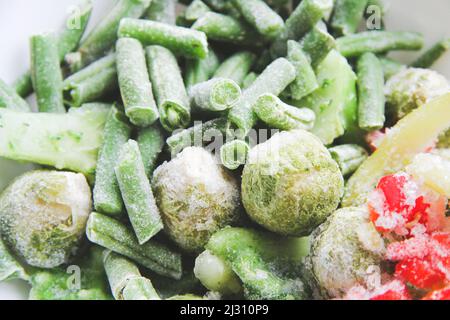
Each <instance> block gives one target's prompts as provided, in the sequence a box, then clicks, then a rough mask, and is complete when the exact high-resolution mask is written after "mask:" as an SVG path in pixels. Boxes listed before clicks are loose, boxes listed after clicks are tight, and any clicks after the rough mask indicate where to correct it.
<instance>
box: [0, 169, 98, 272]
mask: <svg viewBox="0 0 450 320" xmlns="http://www.w3.org/2000/svg"><path fill="white" fill-rule="evenodd" d="M90 212H91V191H90V188H89V185H88V184H87V181H86V178H85V177H84V176H83V175H82V174H75V173H71V172H57V171H43V170H39V171H32V172H29V173H25V174H24V175H22V176H20V177H19V178H17V179H16V180H15V181H14V182H13V183H12V184H11V185H10V186H9V187H8V188H6V189H5V191H4V192H3V194H2V195H1V196H0V234H1V236H2V238H3V240H4V241H5V243H6V244H7V245H8V246H9V247H10V249H11V251H12V252H13V253H15V254H16V255H17V256H18V257H19V258H21V259H23V260H25V262H26V263H28V264H29V265H31V266H35V267H41V268H53V267H56V266H59V265H61V264H63V263H65V262H67V261H68V260H69V258H70V257H71V256H72V255H73V254H74V253H75V251H76V249H77V246H78V244H79V242H80V239H81V237H82V235H83V234H84V230H85V227H86V221H87V219H88V216H89V213H90Z"/></svg>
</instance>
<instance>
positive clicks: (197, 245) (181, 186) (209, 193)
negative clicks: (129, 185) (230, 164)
mask: <svg viewBox="0 0 450 320" xmlns="http://www.w3.org/2000/svg"><path fill="white" fill-rule="evenodd" d="M153 188H154V192H155V198H156V202H157V204H158V207H159V209H160V211H161V216H162V219H163V222H164V227H165V228H164V230H165V231H166V233H167V234H168V235H169V237H170V238H171V239H172V240H173V241H175V242H176V243H177V244H178V245H179V246H180V247H181V248H183V249H185V250H186V251H190V252H200V251H201V250H202V249H203V247H204V245H205V244H206V243H207V242H208V240H209V238H210V237H211V235H212V234H213V233H215V232H216V231H218V230H220V229H221V228H223V227H225V226H227V225H230V224H232V223H233V222H235V221H236V220H238V218H239V187H238V184H237V182H236V180H235V179H234V178H233V177H232V176H231V175H230V174H229V173H228V172H226V171H225V170H224V169H223V168H222V167H221V166H220V165H219V164H218V163H217V161H216V159H215V158H214V157H213V156H212V155H211V154H210V153H209V152H207V151H206V150H205V149H202V148H197V147H190V148H187V149H185V150H184V151H183V152H181V153H180V154H178V155H177V157H176V158H175V159H173V160H172V161H170V162H166V163H164V164H163V165H161V166H160V167H159V168H158V169H156V171H155V173H154V176H153Z"/></svg>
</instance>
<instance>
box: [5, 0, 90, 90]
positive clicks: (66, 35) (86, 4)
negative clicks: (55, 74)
mask: <svg viewBox="0 0 450 320" xmlns="http://www.w3.org/2000/svg"><path fill="white" fill-rule="evenodd" d="M92 9H93V6H92V2H91V0H84V1H83V2H82V3H81V4H80V5H79V6H77V10H76V11H75V12H74V14H73V15H71V16H69V17H68V19H67V21H66V23H65V27H64V28H63V29H62V30H61V31H60V33H59V35H58V52H59V60H60V62H62V61H63V60H64V57H65V56H66V54H68V53H69V52H71V51H72V50H75V49H76V48H77V46H78V44H79V42H80V40H81V37H82V36H83V34H84V31H85V30H86V27H87V24H88V22H89V19H90V17H91V13H92ZM13 87H14V89H15V90H16V92H17V94H19V95H20V96H21V97H26V96H28V95H30V94H31V93H32V92H33V83H32V80H31V72H30V71H27V72H26V73H24V74H23V75H22V76H21V77H19V78H18V79H17V80H16V81H15V82H14V84H13Z"/></svg>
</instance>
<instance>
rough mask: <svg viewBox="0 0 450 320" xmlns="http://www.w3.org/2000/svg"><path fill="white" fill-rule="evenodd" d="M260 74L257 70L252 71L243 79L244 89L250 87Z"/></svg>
mask: <svg viewBox="0 0 450 320" xmlns="http://www.w3.org/2000/svg"><path fill="white" fill-rule="evenodd" d="M258 77H259V74H257V73H256V72H250V73H249V74H248V75H247V76H246V77H245V78H244V81H242V89H244V90H245V89H248V88H249V87H250V86H251V85H252V84H253V82H255V80H256V79H258Z"/></svg>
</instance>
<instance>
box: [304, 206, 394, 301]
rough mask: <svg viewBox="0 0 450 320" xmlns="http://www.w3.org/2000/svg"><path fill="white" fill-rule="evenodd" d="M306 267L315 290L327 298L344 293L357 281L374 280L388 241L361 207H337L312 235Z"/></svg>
mask: <svg viewBox="0 0 450 320" xmlns="http://www.w3.org/2000/svg"><path fill="white" fill-rule="evenodd" d="M311 243H312V246H311V252H310V254H309V256H308V257H307V258H306V262H305V264H306V269H307V271H308V272H307V273H308V276H309V277H310V280H311V285H312V286H313V287H315V289H316V290H315V294H316V295H319V296H321V297H326V298H337V297H341V296H342V295H344V294H345V293H346V292H347V291H348V290H349V289H350V288H352V287H354V286H356V285H367V284H370V283H369V282H370V279H371V278H373V277H374V273H375V274H376V273H379V267H378V266H379V264H380V261H381V256H382V254H383V253H384V251H385V250H384V242H383V239H382V238H381V236H380V235H379V234H378V232H377V231H376V230H375V228H374V227H373V225H372V224H371V223H370V221H369V219H368V214H367V212H366V211H365V210H363V209H360V208H354V207H351V208H345V209H341V210H338V211H336V212H335V213H334V214H333V215H331V216H330V217H329V218H328V220H327V221H326V222H325V223H324V224H322V225H321V226H320V227H319V228H317V229H316V230H315V231H314V232H313V234H312V239H311Z"/></svg>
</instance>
